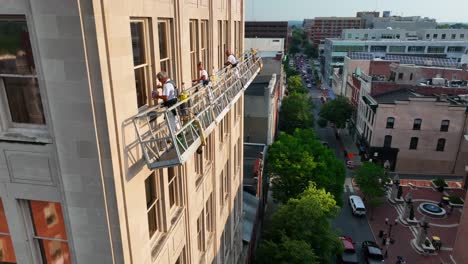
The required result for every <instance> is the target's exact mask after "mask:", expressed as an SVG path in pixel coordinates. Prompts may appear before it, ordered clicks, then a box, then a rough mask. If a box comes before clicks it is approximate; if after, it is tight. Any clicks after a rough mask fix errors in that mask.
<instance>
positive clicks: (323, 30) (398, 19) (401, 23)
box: [302, 11, 437, 50]
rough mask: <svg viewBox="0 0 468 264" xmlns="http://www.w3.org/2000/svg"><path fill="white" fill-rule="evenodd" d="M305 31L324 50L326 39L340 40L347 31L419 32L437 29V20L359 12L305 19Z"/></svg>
mask: <svg viewBox="0 0 468 264" xmlns="http://www.w3.org/2000/svg"><path fill="white" fill-rule="evenodd" d="M302 26H303V28H304V31H305V32H306V35H307V37H308V39H309V41H310V42H311V43H313V44H314V45H316V46H318V47H319V49H320V50H322V49H323V45H324V44H325V39H327V38H338V37H340V36H341V34H342V32H343V30H346V29H388V28H392V29H403V30H408V31H419V30H421V29H435V28H436V27H437V22H436V21H435V19H431V18H427V17H419V16H410V17H402V16H391V15H390V12H389V11H384V12H383V13H382V17H380V12H375V11H372V12H357V14H356V17H316V18H314V19H304V22H303V24H302Z"/></svg>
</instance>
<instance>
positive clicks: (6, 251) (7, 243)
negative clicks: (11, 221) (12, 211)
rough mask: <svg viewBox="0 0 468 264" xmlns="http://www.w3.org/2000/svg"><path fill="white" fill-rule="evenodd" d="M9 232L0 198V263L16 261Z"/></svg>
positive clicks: (7, 263)
mask: <svg viewBox="0 0 468 264" xmlns="http://www.w3.org/2000/svg"><path fill="white" fill-rule="evenodd" d="M9 232H10V230H9V229H8V223H7V220H6V215H5V210H4V209H3V203H2V200H1V199H0V263H6V264H10V263H16V256H15V251H14V249H13V242H12V241H11V236H10V234H9Z"/></svg>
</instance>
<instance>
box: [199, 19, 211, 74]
mask: <svg viewBox="0 0 468 264" xmlns="http://www.w3.org/2000/svg"><path fill="white" fill-rule="evenodd" d="M200 30H201V34H200V37H201V41H200V59H201V61H202V63H203V66H205V70H207V71H208V72H210V70H211V68H210V66H211V63H210V60H209V58H208V56H209V52H208V20H202V21H200Z"/></svg>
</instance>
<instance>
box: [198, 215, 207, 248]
mask: <svg viewBox="0 0 468 264" xmlns="http://www.w3.org/2000/svg"><path fill="white" fill-rule="evenodd" d="M204 217H205V213H204V212H203V210H202V212H201V214H200V216H199V217H198V219H197V247H198V251H201V252H204V251H205V220H204Z"/></svg>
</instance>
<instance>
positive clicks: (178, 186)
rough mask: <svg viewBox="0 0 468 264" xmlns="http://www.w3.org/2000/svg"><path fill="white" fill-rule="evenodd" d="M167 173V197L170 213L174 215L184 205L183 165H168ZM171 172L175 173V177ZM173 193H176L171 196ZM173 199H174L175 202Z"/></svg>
mask: <svg viewBox="0 0 468 264" xmlns="http://www.w3.org/2000/svg"><path fill="white" fill-rule="evenodd" d="M171 171H172V172H171ZM166 173H167V189H168V196H167V199H168V205H169V211H170V215H171V216H173V215H174V214H175V213H176V212H177V211H178V210H179V208H181V207H183V200H182V199H183V197H182V177H181V174H182V171H181V167H180V166H177V167H168V168H167V169H166ZM171 174H173V177H171ZM172 184H173V185H172ZM171 194H173V195H174V197H173V198H171ZM171 199H174V200H173V202H172V201H171Z"/></svg>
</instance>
